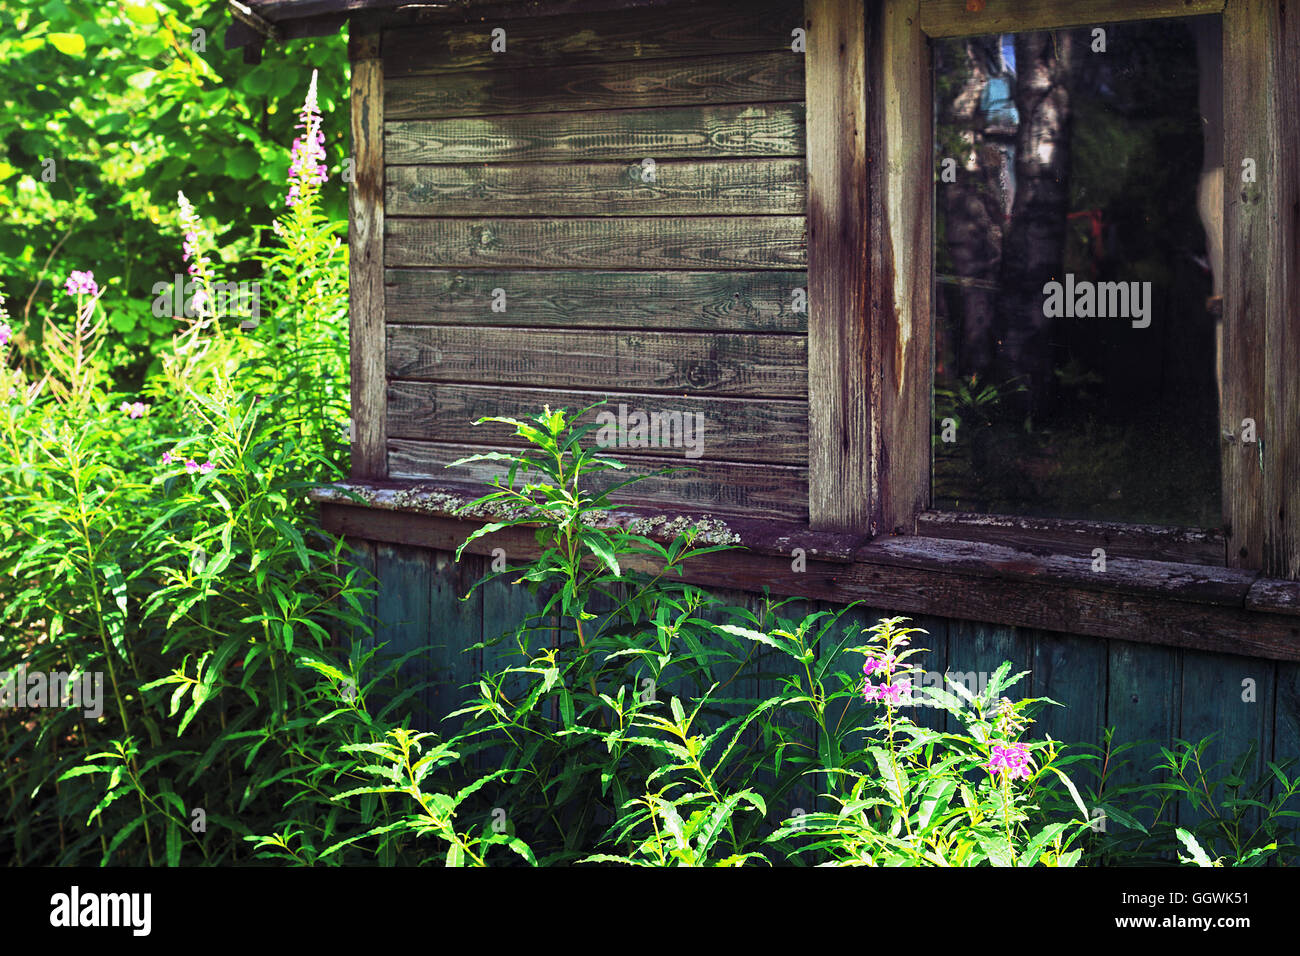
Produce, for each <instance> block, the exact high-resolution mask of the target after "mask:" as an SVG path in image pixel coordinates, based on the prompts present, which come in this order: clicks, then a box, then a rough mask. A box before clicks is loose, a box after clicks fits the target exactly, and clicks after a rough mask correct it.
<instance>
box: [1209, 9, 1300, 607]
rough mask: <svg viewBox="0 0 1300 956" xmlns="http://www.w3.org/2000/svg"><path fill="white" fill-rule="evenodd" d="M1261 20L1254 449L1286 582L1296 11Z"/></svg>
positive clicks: (1292, 427)
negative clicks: (1264, 105) (1263, 83)
mask: <svg viewBox="0 0 1300 956" xmlns="http://www.w3.org/2000/svg"><path fill="white" fill-rule="evenodd" d="M1231 3H1232V4H1233V5H1234V6H1235V5H1236V3H1237V0H1231ZM1266 20H1267V23H1266V25H1265V33H1266V34H1267V36H1268V37H1269V46H1268V53H1267V59H1266V61H1265V62H1266V64H1267V83H1268V99H1269V109H1268V112H1267V114H1266V115H1267V124H1266V126H1265V127H1264V130H1263V132H1264V133H1265V135H1266V137H1267V152H1266V153H1265V155H1266V156H1268V157H1269V159H1268V162H1267V170H1268V175H1267V177H1266V178H1261V184H1262V186H1263V189H1264V196H1265V199H1264V203H1265V205H1266V208H1267V212H1266V214H1265V218H1266V220H1267V221H1268V222H1269V223H1271V228H1270V229H1268V230H1267V232H1266V233H1265V235H1266V236H1267V241H1268V250H1267V269H1268V273H1267V278H1266V280H1265V284H1264V306H1263V308H1264V312H1265V316H1266V319H1265V322H1266V326H1267V330H1266V332H1265V346H1264V354H1263V355H1262V356H1257V359H1262V361H1263V364H1264V395H1265V396H1266V397H1267V400H1268V404H1269V408H1268V410H1267V412H1266V413H1265V415H1266V417H1268V418H1270V419H1272V421H1273V422H1274V423H1275V424H1274V426H1273V427H1272V428H1269V429H1268V430H1267V434H1266V435H1265V444H1264V447H1263V449H1262V451H1263V456H1264V489H1263V490H1264V500H1263V502H1262V503H1261V504H1262V506H1263V508H1264V510H1265V511H1266V513H1267V515H1268V521H1267V524H1266V526H1265V529H1264V543H1263V555H1262V557H1263V560H1262V562H1261V564H1260V566H1261V567H1262V568H1263V570H1264V573H1265V574H1268V575H1270V576H1271V577H1275V578H1288V579H1290V580H1293V581H1294V580H1300V159H1298V158H1297V157H1300V11H1297V9H1296V7H1295V5H1294V4H1292V5H1291V6H1290V9H1289V10H1288V9H1287V6H1286V4H1285V3H1284V2H1283V0H1273V2H1272V3H1271V4H1269V5H1268V9H1267V14H1266ZM1262 166H1263V163H1262V162H1261V167H1262ZM1237 168H1238V169H1240V165H1238V167H1237ZM1225 191H1226V190H1225ZM1243 192H1245V190H1244V189H1243ZM1246 195H1247V196H1248V195H1249V194H1248V193H1247V194H1246ZM1244 202H1245V200H1244V199H1243V203H1244ZM1256 253H1257V250H1253V249H1252V254H1256ZM1229 275H1231V273H1229Z"/></svg>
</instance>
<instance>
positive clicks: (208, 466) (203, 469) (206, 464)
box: [199, 461, 217, 475]
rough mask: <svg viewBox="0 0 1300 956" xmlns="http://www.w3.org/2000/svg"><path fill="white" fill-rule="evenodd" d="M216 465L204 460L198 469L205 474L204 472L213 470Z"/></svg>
mask: <svg viewBox="0 0 1300 956" xmlns="http://www.w3.org/2000/svg"><path fill="white" fill-rule="evenodd" d="M216 467H217V466H216V465H214V464H212V462H210V461H205V462H204V463H203V464H201V465H199V471H200V472H201V473H202V474H205V475H206V474H208V473H209V472H211V471H213V470H214V469H215V468H216Z"/></svg>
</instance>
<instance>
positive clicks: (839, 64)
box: [804, 0, 876, 533]
mask: <svg viewBox="0 0 1300 956" xmlns="http://www.w3.org/2000/svg"><path fill="white" fill-rule="evenodd" d="M804 17H805V28H806V30H807V36H806V40H807V53H806V54H805V55H806V57H807V62H806V64H805V77H806V82H807V109H808V113H807V117H808V119H807V123H808V125H807V137H808V139H807V142H808V147H807V148H808V431H809V434H808V472H809V474H808V482H809V488H808V513H809V521H810V524H811V526H812V527H813V528H817V529H824V530H836V531H857V532H863V533H866V532H868V531H870V530H873V529H872V528H871V524H872V522H871V508H872V502H871V483H872V475H873V464H874V462H875V460H876V456H875V454H874V452H873V448H874V442H873V440H872V438H873V436H872V425H871V419H870V406H871V401H870V368H871V362H870V354H869V344H870V343H869V341H868V327H867V323H868V291H867V271H868V268H869V266H870V263H869V258H868V257H869V250H868V248H867V235H868V230H869V228H870V211H871V210H870V197H869V195H868V188H869V187H868V175H867V132H868V128H869V118H868V112H867V80H866V55H867V25H866V12H865V10H864V5H863V2H862V0H806V3H805V6H804Z"/></svg>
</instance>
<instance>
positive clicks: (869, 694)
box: [862, 681, 880, 704]
mask: <svg viewBox="0 0 1300 956" xmlns="http://www.w3.org/2000/svg"><path fill="white" fill-rule="evenodd" d="M862 699H863V700H864V701H866V702H867V703H868V704H869V703H871V702H872V701H873V700H879V699H880V688H879V687H877V686H876V685H875V684H873V683H871V681H864V682H863V686H862Z"/></svg>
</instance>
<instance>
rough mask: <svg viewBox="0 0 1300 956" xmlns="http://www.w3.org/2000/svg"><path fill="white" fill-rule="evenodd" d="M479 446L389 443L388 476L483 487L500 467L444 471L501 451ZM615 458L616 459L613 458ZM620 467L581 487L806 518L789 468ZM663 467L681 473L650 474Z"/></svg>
mask: <svg viewBox="0 0 1300 956" xmlns="http://www.w3.org/2000/svg"><path fill="white" fill-rule="evenodd" d="M504 450H505V449H504V448H492V447H490V446H484V445H451V444H437V443H433V442H416V441H410V440H407V439H400V438H399V439H390V440H389V442H388V473H389V475H390V476H391V477H393V478H405V479H420V478H429V477H444V476H448V475H450V476H452V477H454V478H455V479H456V480H458V481H462V482H464V481H472V482H481V483H484V484H486V483H487V482H488V481H490V480H491V479H492V478H493V477H494V476H497V475H504V474H505V472H506V467H505V466H504V465H502V464H501V463H500V462H495V461H481V462H473V463H470V464H468V465H462V466H457V467H456V468H452V469H448V468H447V466H448V465H449V464H451V462H453V461H456V460H457V459H459V458H463V457H466V456H468V455H475V454H482V453H484V452H489V451H504ZM616 457H617V456H616ZM624 464H625V465H626V467H625V468H622V469H618V470H614V469H610V470H605V471H595V472H591V473H590V477H589V479H588V483H587V484H586V486H585V487H586V488H588V489H590V490H592V491H601V490H603V489H605V488H608V487H610V486H611V485H613V484H616V483H617V482H620V481H624V480H626V479H628V478H631V477H633V476H638V475H645V476H648V477H646V478H645V480H644V481H639V482H637V483H636V484H635V485H633V486H631V487H629V488H627V489H625V490H624V491H622V492H620V493H618V494H616V495H613V496H611V500H612V501H615V502H618V501H633V500H635V501H639V502H646V501H654V502H662V503H664V504H670V505H679V506H686V507H691V508H700V509H705V510H708V511H715V510H716V511H721V512H728V513H734V514H744V515H750V516H753V517H770V518H783V519H790V520H802V519H804V518H806V517H807V510H808V508H807V500H808V475H807V472H806V471H805V470H804V469H802V468H792V467H790V466H788V465H743V464H730V463H719V462H710V461H687V460H685V459H683V458H650V457H646V458H635V459H632V458H629V459H628V460H627V461H626V462H624ZM664 468H673V469H682V470H679V471H674V472H673V473H671V474H666V475H655V474H654V472H656V471H659V470H661V469H664Z"/></svg>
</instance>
